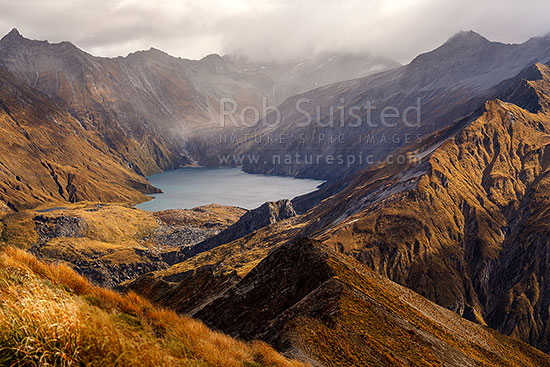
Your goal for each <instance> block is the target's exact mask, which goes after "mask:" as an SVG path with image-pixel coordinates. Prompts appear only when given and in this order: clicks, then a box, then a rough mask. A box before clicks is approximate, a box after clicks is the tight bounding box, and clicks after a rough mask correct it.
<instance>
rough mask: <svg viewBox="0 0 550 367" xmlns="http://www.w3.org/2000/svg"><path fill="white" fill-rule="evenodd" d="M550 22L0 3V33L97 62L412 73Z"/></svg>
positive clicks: (422, 11)
mask: <svg viewBox="0 0 550 367" xmlns="http://www.w3.org/2000/svg"><path fill="white" fill-rule="evenodd" d="M549 15H550V1H548V0H522V1H518V0H302V1H290V0H223V1H222V0H157V1H153V0H95V1H94V0H73V1H67V0H47V1H46V0H0V33H2V34H5V33H7V32H9V30H10V29H12V28H14V27H16V28H18V29H19V31H20V32H21V33H22V34H23V35H24V36H26V37H28V38H35V39H47V40H50V41H52V42H53V41H55V42H58V41H62V40H69V41H72V42H73V43H75V44H76V45H77V46H79V47H80V48H82V49H84V50H86V51H88V52H90V53H92V54H94V55H100V56H118V55H122V56H125V55H127V54H128V53H130V52H133V51H136V50H143V49H149V48H150V47H155V48H159V49H162V50H164V51H166V52H168V53H170V54H172V55H175V56H181V57H185V58H201V57H202V56H205V55H207V54H210V53H220V54H225V53H231V52H236V51H240V52H243V53H245V54H247V55H249V56H251V57H253V58H256V59H271V58H274V57H275V58H280V59H284V58H303V57H307V56H308V55H312V54H314V53H317V52H333V51H351V52H370V53H372V54H375V55H381V56H388V57H392V58H394V59H396V60H398V61H400V62H402V63H406V62H408V61H410V59H411V58H412V57H414V56H416V55H417V54H418V53H421V52H425V51H428V50H430V49H433V48H435V47H437V46H438V45H439V44H441V43H442V42H444V41H445V40H446V39H447V38H449V37H450V36H451V35H452V34H454V33H456V32H457V31H459V30H470V29H472V30H475V31H477V32H479V33H481V34H483V35H484V36H486V37H487V38H489V39H490V40H496V41H502V42H523V41H525V40H526V39H528V38H530V37H532V36H541V35H545V34H547V33H549V32H550V22H549V21H548V20H549V18H548V17H549Z"/></svg>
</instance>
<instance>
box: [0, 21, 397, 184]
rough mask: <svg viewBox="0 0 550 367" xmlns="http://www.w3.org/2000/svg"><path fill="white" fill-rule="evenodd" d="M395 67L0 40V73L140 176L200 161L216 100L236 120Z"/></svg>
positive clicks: (366, 59) (215, 123) (347, 58)
mask: <svg viewBox="0 0 550 367" xmlns="http://www.w3.org/2000/svg"><path fill="white" fill-rule="evenodd" d="M396 66H398V64H397V63H396V62H394V61H391V60H386V59H381V58H375V57H372V56H368V55H365V56H352V55H339V54H336V55H325V56H319V57H315V58H312V59H309V60H304V61H297V62H294V63H292V62H288V63H284V64H277V63H271V64H259V63H253V62H250V61H248V60H247V59H246V58H243V57H239V56H224V57H220V56H219V55H209V56H207V57H205V58H203V59H202V60H197V61H195V60H186V59H181V58H176V57H172V56H170V55H168V54H166V53H164V52H162V51H159V50H156V49H150V50H148V51H139V52H135V53H132V54H130V55H128V56H127V57H117V58H102V57H95V56H92V55H90V54H88V53H86V52H84V51H82V50H80V49H78V48H77V47H76V46H74V45H73V44H71V43H69V42H61V43H58V44H51V43H49V42H47V41H35V40H29V39H26V38H24V37H23V36H21V34H20V33H19V32H18V31H17V30H16V29H14V30H12V31H11V32H10V33H8V34H7V35H6V36H4V37H3V38H2V39H1V40H0V67H1V68H2V69H4V70H5V71H9V72H11V73H13V74H14V75H15V77H16V78H17V79H19V80H20V81H21V82H23V83H25V84H27V85H28V86H30V87H32V88H34V89H36V90H37V91H39V92H41V93H43V94H45V95H47V96H48V97H49V98H51V99H52V100H53V101H55V102H56V103H57V104H58V105H59V106H60V107H61V108H63V109H65V110H67V111H68V112H69V113H71V114H72V115H73V116H74V117H75V118H76V119H77V120H78V121H79V122H80V124H81V125H82V126H83V127H84V128H85V129H87V130H90V131H94V132H96V133H97V134H99V135H100V136H101V137H102V139H103V140H104V141H105V142H106V144H107V145H108V146H109V147H110V148H111V149H113V150H114V151H116V152H117V153H118V155H119V156H120V157H121V158H122V159H123V160H124V161H125V162H126V163H127V164H128V165H130V166H131V167H132V168H133V169H134V170H135V171H136V172H138V173H140V174H144V175H149V174H152V173H155V172H159V171H162V170H164V169H170V168H175V167H178V166H180V165H182V164H187V163H190V162H194V161H197V160H201V159H202V155H203V154H204V153H203V150H205V151H208V149H209V148H208V147H206V148H204V147H203V145H204V142H203V141H204V140H205V139H206V140H208V137H209V136H210V134H209V133H211V132H212V131H217V130H219V129H220V127H219V126H220V123H219V120H220V118H219V114H220V100H221V99H222V98H229V99H233V100H234V101H236V103H237V104H238V106H239V110H238V111H239V112H240V111H241V109H244V108H245V107H248V106H252V107H256V108H258V109H262V106H263V99H264V98H265V99H266V101H267V102H268V103H269V104H270V105H271V104H274V103H277V102H278V101H282V100H284V99H286V98H287V97H288V96H290V95H292V94H294V93H298V92H305V91H306V90H308V89H310V88H314V87H317V86H320V85H324V84H327V83H331V82H336V81H342V80H345V79H348V78H353V77H355V76H356V75H368V74H371V73H374V72H378V71H382V70H387V69H389V68H392V67H396ZM252 122H253V121H252ZM207 144H208V142H207ZM210 145H214V146H215V145H216V142H211V143H210Z"/></svg>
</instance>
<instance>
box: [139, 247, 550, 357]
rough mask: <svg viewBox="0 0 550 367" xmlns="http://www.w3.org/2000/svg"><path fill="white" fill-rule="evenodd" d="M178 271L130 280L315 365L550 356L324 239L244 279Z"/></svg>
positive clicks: (283, 251)
mask: <svg viewBox="0 0 550 367" xmlns="http://www.w3.org/2000/svg"><path fill="white" fill-rule="evenodd" d="M236 251H239V250H238V249H236ZM241 256H243V255H241ZM160 273H162V272H160ZM216 274H217V275H216ZM171 280H172V281H169V280H166V279H162V278H154V277H152V276H145V277H142V278H139V279H138V280H137V281H136V282H134V283H133V287H132V289H143V290H144V294H146V295H148V296H149V297H152V298H153V299H154V300H156V301H157V302H158V303H160V304H162V305H167V306H170V307H172V308H174V309H177V310H178V311H179V312H183V313H187V314H190V315H193V316H195V317H198V318H200V319H202V320H204V321H205V323H206V324H209V325H211V326H212V327H214V328H216V329H218V330H223V331H225V332H227V333H230V334H231V335H235V336H238V337H239V338H244V339H247V340H248V339H251V338H260V339H263V340H265V341H268V342H270V343H272V344H273V345H274V346H276V347H277V348H278V349H279V350H281V351H284V352H285V354H287V355H291V356H295V357H296V358H298V359H301V360H307V361H308V362H310V363H312V365H314V366H327V365H341V366H358V365H369V366H378V365H380V366H386V365H387V366H390V365H391V366H429V365H434V366H436V365H446V366H460V367H462V366H482V365H487V366H489V365H491V366H548V365H550V359H549V357H548V356H547V355H545V354H543V353H541V352H539V351H537V350H536V349H534V348H531V347H528V346H527V345H525V344H523V343H522V342H520V341H518V340H515V339H512V338H507V337H505V336H503V335H501V334H499V333H498V332H495V331H493V330H491V329H489V328H486V327H482V326H480V325H475V324H472V323H470V322H468V321H466V320H464V319H461V318H460V317H458V316H457V315H456V314H454V313H452V312H450V311H448V310H445V309H443V308H441V307H438V306H436V305H435V304H433V303H431V302H429V301H427V300H425V299H424V298H422V297H420V296H418V295H417V294H415V293H414V292H412V291H410V290H408V289H406V288H403V287H400V286H398V285H397V284H395V283H392V282H390V281H388V280H385V279H383V278H382V277H380V276H377V275H375V274H374V273H373V272H372V271H371V270H369V269H367V268H366V267H365V266H363V265H361V264H359V263H358V262H356V261H355V260H353V259H352V258H349V257H347V256H345V255H342V254H339V253H337V252H335V251H333V250H330V249H329V248H327V247H325V246H324V245H323V244H321V243H319V242H316V241H311V240H301V241H298V242H296V243H294V244H288V245H284V246H282V247H280V248H279V249H277V250H275V251H273V252H272V253H270V254H269V255H268V256H267V257H266V258H265V259H264V260H263V261H261V263H260V264H258V265H257V266H256V267H255V268H254V269H252V270H251V271H250V272H249V273H248V274H247V275H246V276H245V277H244V278H243V279H242V280H239V278H235V277H234V275H227V276H225V277H224V276H222V275H220V274H219V273H217V272H216V269H215V268H209V269H204V268H197V269H196V270H195V271H193V272H189V273H187V274H185V275H184V276H183V277H181V278H178V279H171ZM199 289H200V290H203V289H204V290H206V291H207V292H209V293H208V295H207V296H206V297H205V296H204V295H202V294H200V292H197V290H199ZM211 290H216V292H214V293H210V291H211Z"/></svg>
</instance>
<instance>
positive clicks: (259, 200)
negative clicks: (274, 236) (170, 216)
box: [137, 167, 323, 211]
mask: <svg viewBox="0 0 550 367" xmlns="http://www.w3.org/2000/svg"><path fill="white" fill-rule="evenodd" d="M147 179H148V180H149V182H151V184H153V185H154V186H155V187H158V188H159V189H161V190H162V191H163V192H164V193H163V194H154V195H152V196H154V197H155V199H153V200H151V201H148V202H146V203H142V204H139V205H137V207H138V208H140V209H143V210H148V211H160V210H166V209H190V208H194V207H196V206H200V205H207V204H222V205H232V206H238V207H241V208H245V209H254V208H257V207H258V206H260V205H262V204H263V203H265V202H266V201H276V200H279V199H292V198H294V197H296V196H299V195H302V194H306V193H308V192H312V191H315V190H316V188H317V186H319V185H320V184H322V183H323V181H318V180H309V179H296V178H292V177H278V176H268V175H253V174H248V173H245V172H243V171H241V170H240V169H238V168H210V167H186V168H180V169H177V170H173V171H166V172H162V173H158V174H156V175H152V176H149V177H147Z"/></svg>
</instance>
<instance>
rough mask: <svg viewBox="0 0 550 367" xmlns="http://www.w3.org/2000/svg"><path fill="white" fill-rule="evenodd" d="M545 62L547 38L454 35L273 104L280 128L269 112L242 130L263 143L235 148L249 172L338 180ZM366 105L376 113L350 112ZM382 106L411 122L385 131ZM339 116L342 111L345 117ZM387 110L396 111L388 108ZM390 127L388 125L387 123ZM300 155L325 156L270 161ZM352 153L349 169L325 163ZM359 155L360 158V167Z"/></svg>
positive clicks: (549, 48) (549, 57)
mask: <svg viewBox="0 0 550 367" xmlns="http://www.w3.org/2000/svg"><path fill="white" fill-rule="evenodd" d="M548 61H550V37H549V36H546V37H540V38H532V39H530V40H529V41H527V42H525V43H523V44H521V45H511V44H502V43H499V42H490V41H488V40H487V39H485V38H484V37H482V36H481V35H479V34H477V33H475V32H471V31H470V32H460V33H458V34H456V35H455V36H453V37H452V38H451V39H449V40H448V41H447V42H446V43H445V44H443V45H442V46H441V47H439V48H437V49H435V50H433V51H431V52H428V53H425V54H422V55H420V56H418V57H416V58H415V59H414V60H413V61H412V62H411V63H410V64H408V65H405V66H402V67H400V68H396V69H392V70H389V71H386V72H382V73H378V74H375V75H371V76H367V77H364V78H360V79H355V80H351V81H345V82H341V83H335V84H331V85H329V86H325V87H321V88H317V89H314V90H312V91H310V92H307V93H304V94H300V95H297V96H294V97H291V98H289V99H288V100H287V101H285V102H284V103H283V104H282V105H281V106H279V110H280V111H281V114H282V118H281V121H280V122H279V123H277V124H274V121H276V119H277V115H276V114H275V113H271V114H268V116H267V117H266V119H265V123H262V124H259V125H258V126H257V127H256V128H255V129H253V131H252V132H251V131H246V133H247V134H256V135H258V136H263V137H264V139H263V140H261V141H260V139H257V140H254V139H248V140H247V139H244V138H243V139H241V141H240V142H239V143H238V144H236V148H237V149H238V151H239V153H240V154H243V155H258V156H260V158H259V159H257V161H255V162H250V161H248V160H245V161H244V169H245V170H246V171H248V172H257V173H271V174H281V175H294V176H296V175H297V176H300V177H315V178H324V179H327V178H328V179H332V178H336V177H339V176H341V175H342V174H346V173H350V172H353V171H356V170H358V169H361V168H362V167H365V166H367V165H368V164H367V163H366V162H367V159H366V157H370V156H372V162H375V163H376V162H378V161H380V160H383V159H384V158H385V157H386V156H387V155H388V154H391V153H392V151H394V150H395V149H398V148H400V147H401V146H403V145H406V144H409V143H410V142H412V141H415V140H418V139H419V138H422V137H425V136H428V135H430V134H431V133H433V132H435V131H437V130H439V129H442V128H444V127H447V126H451V125H453V124H455V123H456V122H457V121H460V120H461V119H463V118H465V117H466V116H468V115H470V114H471V113H472V112H474V111H475V110H477V109H478V108H479V107H480V105H481V104H483V102H484V101H486V100H488V99H491V98H495V95H494V93H493V92H492V90H491V89H492V88H493V87H494V86H496V85H497V84H499V83H501V82H503V81H504V80H506V79H509V78H512V77H514V76H516V75H517V74H518V73H520V72H521V71H522V70H523V69H525V68H527V67H529V66H531V65H533V64H534V63H536V62H542V63H546V62H548ZM300 99H306V100H308V101H310V102H309V103H304V104H300V109H297V108H296V104H297V102H298V101H299V100H300ZM368 103H370V105H371V106H372V107H374V108H375V109H371V110H367V109H365V108H361V109H357V110H355V111H353V108H358V107H360V106H366V105H367V104H368ZM386 107H390V108H395V109H397V113H399V114H401V115H402V114H403V113H404V112H405V111H406V110H407V109H408V108H410V107H413V108H414V109H413V110H412V111H411V110H409V112H410V114H409V115H408V118H407V120H408V122H409V124H405V123H404V122H403V118H402V116H400V117H399V118H397V119H389V120H388V121H389V123H388V124H387V125H386V126H384V124H383V123H382V121H381V120H382V119H381V114H382V112H383V110H384V108H386ZM417 107H420V108H418V111H419V112H420V113H417V109H416V108H417ZM331 108H332V110H331ZM318 111H321V113H319V112H318ZM341 111H344V113H345V116H343V118H341V116H342V115H341V113H342V112H341ZM352 112H353V113H354V114H355V115H356V116H358V117H359V118H360V119H361V121H362V122H363V123H362V125H361V126H359V127H355V126H353V127H352V126H350V123H353V122H354V121H355V117H353V116H350V115H351V113H352ZM390 113H391V114H394V112H393V110H392V111H390ZM417 114H418V115H419V117H420V119H419V123H418V124H416V125H417V126H411V125H413V124H414V123H416V122H417V121H416V120H417ZM308 117H312V118H313V121H312V123H310V124H308V125H307V126H306V127H300V124H302V123H306V122H307V119H308ZM409 120H410V121H409ZM331 121H333V122H334V123H333V124H332V126H330V122H331ZM342 122H345V123H344V126H341V125H342ZM390 124H391V125H392V126H388V125H390ZM269 125H275V126H269ZM268 135H272V136H274V137H278V136H281V135H283V136H284V137H285V139H284V141H282V142H281V141H279V140H277V138H274V139H272V141H271V142H270V141H269V140H268V139H266V138H265V137H266V136H268ZM360 137H361V139H360ZM304 148H305V149H304ZM300 153H308V154H309V155H320V156H322V157H323V158H322V159H320V160H317V159H315V160H314V162H313V164H304V163H303V161H304V159H303V158H302V162H301V164H300V163H297V162H296V161H295V160H294V159H293V160H292V161H291V162H290V163H287V164H277V163H278V160H277V159H274V158H273V155H278V156H283V157H284V156H290V157H294V156H295V155H296V154H300ZM350 153H353V155H354V160H355V162H354V163H353V164H351V165H348V164H347V160H344V164H330V163H326V156H328V155H332V156H337V155H343V156H347V155H349V154H350ZM360 154H362V155H363V157H364V159H363V162H362V164H361V160H360V157H359V155H360ZM281 161H282V160H281ZM317 162H320V163H317Z"/></svg>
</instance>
